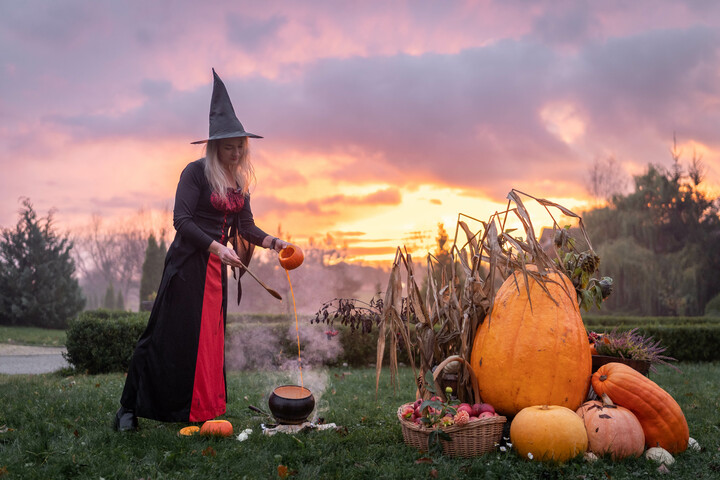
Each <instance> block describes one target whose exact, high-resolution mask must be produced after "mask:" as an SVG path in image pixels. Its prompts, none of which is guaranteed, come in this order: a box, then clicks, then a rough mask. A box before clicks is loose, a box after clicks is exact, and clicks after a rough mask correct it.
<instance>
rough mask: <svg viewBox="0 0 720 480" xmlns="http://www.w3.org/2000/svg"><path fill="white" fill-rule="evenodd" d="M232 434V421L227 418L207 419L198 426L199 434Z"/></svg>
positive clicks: (225, 435) (224, 435) (216, 435)
mask: <svg viewBox="0 0 720 480" xmlns="http://www.w3.org/2000/svg"><path fill="white" fill-rule="evenodd" d="M232 434H233V426H232V423H230V422H228V421H227V420H208V421H207V422H205V423H203V424H202V427H200V435H208V436H215V437H229V436H230V435H232Z"/></svg>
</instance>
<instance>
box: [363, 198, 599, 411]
mask: <svg viewBox="0 0 720 480" xmlns="http://www.w3.org/2000/svg"><path fill="white" fill-rule="evenodd" d="M523 196H525V197H527V198H531V199H533V200H535V201H537V202H538V203H540V204H541V205H542V206H543V207H544V208H545V210H546V211H547V212H548V213H549V214H550V216H551V218H552V221H553V232H555V231H556V229H559V228H560V227H559V225H558V223H557V220H556V219H555V217H554V216H553V215H552V213H551V212H550V209H551V208H557V209H558V210H560V211H561V212H562V213H563V214H564V215H566V216H568V217H570V218H573V219H576V220H577V221H578V226H579V229H580V231H581V232H582V235H583V236H584V238H585V240H586V241H587V244H588V246H589V245H590V242H589V239H588V238H587V234H586V232H585V228H584V225H583V224H582V219H581V218H580V217H579V216H578V215H576V214H575V213H573V212H572V211H570V210H568V209H566V208H564V207H562V206H561V205H558V204H556V203H554V202H551V201H548V200H544V199H538V198H535V197H532V196H530V195H527V194H525V193H523V192H520V191H518V190H514V189H513V190H512V191H510V193H509V194H508V205H507V208H506V209H505V210H504V211H500V212H495V213H494V214H492V215H491V216H490V218H489V219H488V221H487V222H483V221H480V220H478V219H476V218H474V217H471V216H468V215H465V214H463V213H460V214H458V219H457V225H456V228H455V235H454V239H453V245H452V246H451V248H450V249H449V253H450V263H449V264H448V267H449V268H448V269H447V271H445V269H444V268H440V269H439V270H438V268H436V267H440V262H439V260H438V259H437V258H436V257H435V256H433V255H432V254H428V256H427V284H428V288H427V291H426V295H425V298H421V294H420V289H419V288H418V286H417V283H416V281H415V278H416V277H415V272H414V266H413V263H412V259H411V256H410V255H409V254H408V253H407V251H405V252H403V251H402V250H401V249H400V248H399V247H398V249H397V250H396V254H395V260H394V262H393V266H392V269H391V272H390V278H389V281H388V287H387V290H386V293H385V295H386V296H385V302H384V304H383V312H382V315H381V320H380V324H379V325H378V326H379V329H380V335H379V337H378V345H377V359H376V360H377V362H376V389H377V388H378V385H379V378H380V372H381V369H382V359H383V355H384V350H385V347H386V342H387V340H386V339H387V337H388V336H389V338H390V370H391V379H393V380H394V379H395V378H396V372H397V357H396V353H397V352H396V349H397V347H398V338H402V341H403V343H404V345H405V347H407V348H408V353H412V347H413V346H414V347H415V348H417V350H418V352H419V355H420V360H419V362H418V363H419V370H420V371H419V374H418V372H416V371H415V362H414V361H413V360H412V357H411V361H412V362H413V372H414V374H415V378H416V379H417V384H418V389H419V391H420V394H421V395H422V396H423V397H426V396H427V394H428V390H427V389H426V388H425V385H424V382H425V380H424V379H425V376H426V373H427V372H428V371H430V370H431V369H432V367H433V365H436V364H438V363H441V362H442V361H443V360H444V359H446V358H448V357H450V356H451V355H460V357H462V358H464V359H466V360H469V358H470V350H471V348H472V343H473V339H474V336H475V331H476V330H477V329H478V327H479V326H480V324H481V323H482V322H483V321H485V319H486V318H487V321H492V317H491V315H489V314H490V313H491V312H492V309H493V302H494V298H495V294H496V292H497V289H498V288H499V286H500V284H501V283H502V282H503V281H505V280H506V279H507V278H508V277H510V276H514V275H522V276H523V277H524V280H525V288H527V289H529V288H530V287H529V286H530V282H529V281H528V280H529V279H528V277H532V278H533V279H535V280H536V281H537V282H536V283H538V284H539V285H540V287H541V288H542V289H543V290H544V291H545V292H546V293H547V294H549V291H548V288H547V286H546V285H545V282H547V281H552V282H553V283H558V282H556V281H554V280H550V279H548V275H547V273H549V272H561V273H565V274H567V272H566V271H565V270H564V269H565V264H564V263H563V262H562V259H561V258H560V255H559V253H558V252H557V251H555V252H553V254H554V255H553V257H555V260H554V259H553V258H551V256H550V255H548V253H547V252H546V251H545V250H543V248H542V246H541V245H540V243H539V242H538V240H537V239H536V236H535V227H534V226H533V223H532V219H531V217H530V214H529V212H528V210H527V208H526V207H525V205H524V203H523V199H522V197H523ZM513 204H514V206H513ZM511 215H513V216H514V217H515V218H516V219H517V220H518V221H519V223H520V224H521V226H522V232H523V233H524V237H522V238H520V237H518V236H516V235H511V232H512V230H507V229H506V227H507V226H508V225H509V224H510V221H509V217H510V216H511ZM466 221H474V222H479V223H480V224H481V225H482V228H481V229H479V230H478V231H473V230H472V229H471V228H470V227H469V226H468V224H467V223H466ZM460 230H462V231H463V232H464V233H465V236H466V237H467V238H466V240H462V241H461V240H459V239H458V237H459V234H460ZM570 246H571V247H572V248H574V243H573V244H571V245H570ZM590 253H592V255H595V254H594V252H592V248H591V249H590ZM556 261H557V264H556V263H555V262H556ZM529 265H533V268H529ZM596 266H597V265H594V267H596ZM403 269H404V270H405V282H403V278H402V277H403V274H402V273H403V272H402V271H401V270H403ZM446 273H447V275H446ZM568 276H570V275H568ZM571 279H572V278H571ZM403 283H404V288H405V289H406V296H405V297H403V296H402V295H403ZM516 285H518V284H517V280H516ZM518 288H520V287H519V286H518ZM562 288H563V291H564V292H565V294H567V295H568V296H570V297H571V298H574V299H576V300H577V299H578V295H579V293H578V291H576V290H577V285H576V289H573V288H572V287H570V288H568V287H566V286H565V285H562ZM551 298H552V297H551ZM403 300H405V301H406V305H405V308H406V310H405V311H403ZM553 300H555V299H553ZM531 308H532V304H531ZM413 326H414V327H415V328H414V336H413V337H412V338H411V332H412V331H413V329H412V328H411V327H413ZM459 383H460V385H461V389H463V388H464V390H465V391H466V392H467V391H468V388H467V387H468V385H469V376H468V373H467V371H465V369H463V371H462V373H461V377H460V378H459ZM458 393H460V392H458Z"/></svg>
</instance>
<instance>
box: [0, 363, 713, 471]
mask: <svg viewBox="0 0 720 480" xmlns="http://www.w3.org/2000/svg"><path fill="white" fill-rule="evenodd" d="M680 366H681V368H682V370H683V374H682V375H681V374H678V373H677V372H675V371H673V370H671V369H666V368H665V369H661V371H660V372H659V373H657V374H653V375H652V377H651V378H652V379H653V380H654V381H656V382H657V383H658V384H659V385H661V386H662V387H663V388H665V389H666V390H667V391H668V392H669V393H670V394H671V395H673V397H674V398H675V399H676V400H677V401H678V402H679V403H680V405H681V406H682V408H683V410H684V412H685V415H686V417H687V420H688V424H689V425H690V436H691V437H694V438H695V439H697V440H698V441H699V442H700V445H701V446H702V447H703V449H702V451H700V452H690V451H688V452H686V453H683V454H679V455H677V456H676V460H677V461H676V463H675V464H674V465H672V466H670V467H669V468H670V472H671V473H670V475H667V476H666V477H665V478H681V479H700V478H707V479H711V478H719V477H720V451H719V450H718V448H719V447H720V365H718V364H682V365H680ZM388 377H389V374H388V373H387V371H384V372H383V377H382V379H381V388H380V393H379V396H378V399H377V401H376V400H375V375H374V370H372V369H352V370H348V369H328V370H321V371H320V370H315V371H312V370H310V369H306V371H305V385H306V386H308V387H309V388H310V389H311V391H313V393H314V395H315V397H316V400H317V411H318V414H319V415H320V416H321V417H324V419H325V421H326V422H334V423H336V424H337V425H339V426H342V427H343V428H342V429H340V430H339V431H335V430H328V431H322V432H320V431H315V432H307V433H302V434H298V435H285V434H277V435H275V436H272V437H269V436H265V435H263V434H262V433H261V430H260V424H261V423H262V422H263V421H264V418H263V417H262V416H260V415H258V414H256V413H253V412H252V411H251V410H249V409H248V408H247V407H248V405H251V404H252V405H255V406H258V407H260V408H262V409H265V410H267V396H268V395H269V394H270V392H271V391H272V389H273V388H274V387H276V386H278V385H281V384H283V383H287V382H288V381H290V383H292V380H291V379H290V378H289V377H287V376H285V375H283V374H281V373H269V372H233V373H231V374H230V375H229V377H228V381H229V396H230V402H229V404H228V413H227V415H225V416H224V418H226V419H227V420H230V421H231V422H232V423H233V425H234V427H235V431H236V432H237V433H239V432H240V431H242V430H243V429H245V428H251V429H253V433H252V434H251V435H250V438H249V439H248V440H246V441H244V442H240V441H238V440H237V439H235V438H234V437H232V438H225V439H208V438H202V437H184V438H180V437H178V435H177V432H178V430H179V429H180V428H181V427H183V426H185V425H184V424H163V423H158V422H153V421H148V420H144V419H140V422H141V431H140V432H137V433H124V434H119V433H116V432H114V431H113V430H112V429H111V423H112V419H113V416H114V413H115V410H116V409H117V407H118V398H119V396H120V392H121V389H122V385H123V382H124V377H123V375H119V374H112V375H98V376H82V375H80V376H70V377H63V376H60V375H59V374H48V375H37V376H24V375H20V376H2V375H0V405H2V406H1V407H0V478H2V479H5V478H22V479H33V478H37V479H54V478H93V479H98V478H104V479H114V478H119V479H138V478H152V479H163V478H167V479H186V478H204V479H207V478H224V479H236V478H237V479H242V478H249V479H268V478H279V476H278V466H280V465H283V466H286V467H288V469H289V471H290V473H291V475H290V476H289V477H288V478H291V479H297V480H299V479H313V480H318V479H335V478H342V479H359V478H363V479H376V478H388V479H417V478H446V479H456V478H458V479H464V478H468V479H469V478H473V479H475V478H490V479H493V478H497V479H534V478H546V479H551V478H572V479H576V478H581V479H608V478H612V479H623V478H628V479H630V478H633V479H634V478H659V477H660V476H661V475H660V474H659V473H658V472H657V468H658V466H657V465H656V464H654V463H652V462H650V461H647V460H645V459H644V458H640V459H632V460H625V461H619V462H611V461H610V460H605V459H602V460H600V461H598V462H596V463H593V464H590V463H586V462H585V461H583V460H580V459H578V460H573V461H570V462H568V463H566V464H564V465H551V464H539V463H533V462H529V461H526V460H524V459H522V458H519V457H518V456H517V455H516V454H515V453H514V452H512V451H509V452H501V451H495V452H492V453H489V454H486V455H484V456H481V457H477V458H474V459H452V458H446V457H435V458H432V460H431V462H427V461H420V462H418V460H419V459H421V458H423V457H427V455H426V454H421V453H419V452H417V451H415V450H413V449H412V448H410V447H407V446H406V445H405V444H404V443H403V440H402V434H401V429H400V426H399V424H398V421H397V418H396V416H395V413H396V410H397V407H398V406H399V405H400V404H401V403H404V402H406V401H410V400H412V399H413V397H414V386H413V383H412V372H411V371H410V370H409V369H403V370H402V372H401V377H400V386H401V388H400V390H399V391H398V392H393V388H392V387H391V385H390V383H389V378H388Z"/></svg>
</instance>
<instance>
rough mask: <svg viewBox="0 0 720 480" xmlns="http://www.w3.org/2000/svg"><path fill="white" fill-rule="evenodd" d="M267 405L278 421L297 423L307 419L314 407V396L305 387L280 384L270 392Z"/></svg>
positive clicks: (281, 422)
mask: <svg viewBox="0 0 720 480" xmlns="http://www.w3.org/2000/svg"><path fill="white" fill-rule="evenodd" d="M268 406H269V407H270V412H272V414H273V417H275V420H277V422H278V423H280V424H283V425H299V424H301V423H304V422H305V421H306V420H307V418H308V416H310V414H311V413H312V411H313V409H314V408H315V397H313V395H312V393H311V392H310V390H308V389H307V388H305V387H301V386H299V385H282V386H280V387H277V388H276V389H275V390H273V392H272V393H271V394H270V398H268Z"/></svg>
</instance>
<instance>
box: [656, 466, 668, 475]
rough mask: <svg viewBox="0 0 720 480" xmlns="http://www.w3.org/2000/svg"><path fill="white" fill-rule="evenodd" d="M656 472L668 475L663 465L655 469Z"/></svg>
mask: <svg viewBox="0 0 720 480" xmlns="http://www.w3.org/2000/svg"><path fill="white" fill-rule="evenodd" d="M657 471H658V473H662V474H663V475H664V474H666V473H670V470H669V469H668V468H667V467H666V466H665V464H664V463H663V464H661V465H660V466H659V467H658V468H657Z"/></svg>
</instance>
